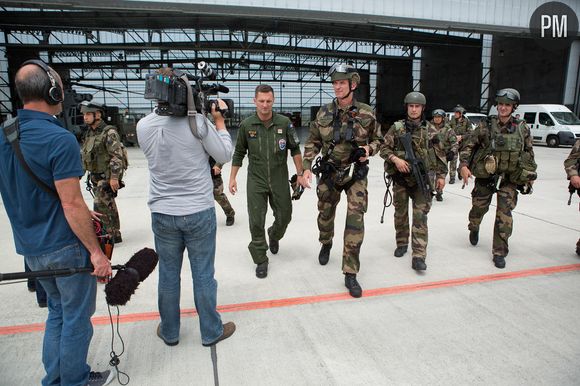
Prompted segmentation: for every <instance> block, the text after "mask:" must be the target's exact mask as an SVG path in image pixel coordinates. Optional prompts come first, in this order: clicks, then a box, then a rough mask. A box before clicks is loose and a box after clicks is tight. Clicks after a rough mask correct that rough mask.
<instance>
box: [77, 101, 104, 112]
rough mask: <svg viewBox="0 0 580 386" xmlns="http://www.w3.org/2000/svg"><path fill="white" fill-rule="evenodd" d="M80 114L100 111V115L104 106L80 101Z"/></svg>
mask: <svg viewBox="0 0 580 386" xmlns="http://www.w3.org/2000/svg"><path fill="white" fill-rule="evenodd" d="M79 106H80V108H81V113H83V114H84V113H95V112H97V111H100V112H101V113H104V112H105V105H103V104H101V103H97V102H90V101H82V102H81V103H80V105H79Z"/></svg>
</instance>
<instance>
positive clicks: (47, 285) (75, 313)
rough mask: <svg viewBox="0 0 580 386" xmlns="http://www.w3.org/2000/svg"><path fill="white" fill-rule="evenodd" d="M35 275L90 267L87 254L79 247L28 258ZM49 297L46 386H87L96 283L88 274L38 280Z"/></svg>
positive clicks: (67, 247)
mask: <svg viewBox="0 0 580 386" xmlns="http://www.w3.org/2000/svg"><path fill="white" fill-rule="evenodd" d="M25 261H26V264H28V266H29V267H30V269H32V270H33V271H39V270H45V269H61V268H80V267H90V264H91V262H90V258H89V254H88V252H87V250H86V249H85V248H84V247H83V246H82V245H81V244H80V243H75V244H71V245H68V246H66V247H64V248H62V249H60V250H58V251H56V252H52V253H48V254H45V255H40V256H25ZM39 281H40V283H41V284H42V287H43V288H44V290H45V291H46V294H47V295H48V318H47V319H46V330H45V332H44V342H43V347H42V363H43V364H44V369H45V371H46V376H45V377H44V378H43V379H42V384H43V385H44V386H48V385H61V386H73V385H74V386H77V385H78V386H80V385H86V384H87V382H88V377H89V371H90V369H91V368H90V367H89V365H88V364H87V353H88V351H89V344H90V342H91V338H92V337H93V325H92V324H91V316H92V315H93V313H94V312H95V301H96V295H97V282H96V279H95V277H94V276H91V275H90V274H89V273H79V274H75V275H71V276H62V277H56V278H55V277H52V278H46V279H44V278H43V279H39Z"/></svg>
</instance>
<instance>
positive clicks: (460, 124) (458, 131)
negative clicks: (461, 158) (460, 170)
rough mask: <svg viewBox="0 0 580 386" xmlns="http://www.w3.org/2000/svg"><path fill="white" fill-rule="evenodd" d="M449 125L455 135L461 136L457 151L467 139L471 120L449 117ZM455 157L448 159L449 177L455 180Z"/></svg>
mask: <svg viewBox="0 0 580 386" xmlns="http://www.w3.org/2000/svg"><path fill="white" fill-rule="evenodd" d="M449 126H450V127H451V129H453V132H454V133H455V135H456V138H457V136H462V138H461V142H459V143H458V147H459V149H458V150H459V151H461V150H462V149H463V146H465V144H466V143H467V141H468V139H469V135H470V134H471V132H472V127H471V122H469V119H467V117H462V118H461V120H458V119H456V118H455V117H451V120H450V121H449ZM457 158H458V155H457V154H456V156H455V157H454V158H453V160H451V161H449V179H450V180H455V175H456V174H457Z"/></svg>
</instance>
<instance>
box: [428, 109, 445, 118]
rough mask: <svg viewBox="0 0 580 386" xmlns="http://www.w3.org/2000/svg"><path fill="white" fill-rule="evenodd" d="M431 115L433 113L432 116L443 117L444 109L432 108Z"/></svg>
mask: <svg viewBox="0 0 580 386" xmlns="http://www.w3.org/2000/svg"><path fill="white" fill-rule="evenodd" d="M431 115H433V116H434V117H436V116H440V117H443V118H445V111H443V110H442V109H435V110H433V112H432V113H431Z"/></svg>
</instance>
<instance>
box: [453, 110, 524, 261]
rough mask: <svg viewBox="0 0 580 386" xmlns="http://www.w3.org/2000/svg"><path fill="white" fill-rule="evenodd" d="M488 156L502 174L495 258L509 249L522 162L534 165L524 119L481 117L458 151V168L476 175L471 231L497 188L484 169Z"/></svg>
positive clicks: (498, 199)
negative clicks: (493, 159) (486, 118)
mask: <svg viewBox="0 0 580 386" xmlns="http://www.w3.org/2000/svg"><path fill="white" fill-rule="evenodd" d="M494 147H495V148H494ZM489 155H493V156H494V157H495V159H496V160H497V170H496V173H495V176H502V179H501V183H500V185H499V189H498V190H497V210H496V216H495V224H494V231H493V248H492V252H493V255H494V258H495V256H503V257H505V256H507V254H508V252H509V248H508V239H509V237H510V236H511V234H512V229H513V221H512V210H513V209H514V208H515V207H516V204H517V202H518V190H517V188H518V186H521V185H522V184H525V182H524V181H520V179H521V178H523V177H521V174H522V171H523V169H524V168H523V166H522V165H524V164H523V162H524V161H525V162H528V163H533V164H534V165H535V161H534V151H533V147H532V137H531V135H530V131H529V129H528V127H527V126H526V124H525V122H524V121H522V120H516V119H515V118H513V117H511V118H510V119H509V120H508V121H507V122H506V123H505V124H502V123H501V122H500V121H499V120H498V119H497V117H495V116H493V117H490V118H489V120H482V121H481V122H480V123H479V125H478V126H477V127H476V129H475V130H474V131H473V133H472V134H471V137H470V140H469V141H468V142H467V143H466V144H465V146H464V147H463V150H462V151H461V152H460V161H461V163H460V168H461V167H463V166H468V167H469V169H470V170H471V172H472V173H473V175H474V176H475V187H474V188H473V191H472V192H471V197H472V208H471V211H470V212H469V226H468V228H469V230H470V231H474V232H479V225H480V224H481V221H482V219H483V216H484V215H485V214H486V213H487V211H488V209H489V205H490V203H491V199H492V197H493V193H495V191H496V188H497V185H496V186H494V181H493V177H494V175H490V174H489V172H488V171H486V169H485V157H486V156H489ZM470 159H472V161H471V162H470ZM474 245H475V244H474ZM496 266H497V265H496ZM498 268H500V267H498Z"/></svg>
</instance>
